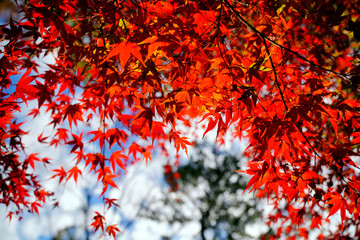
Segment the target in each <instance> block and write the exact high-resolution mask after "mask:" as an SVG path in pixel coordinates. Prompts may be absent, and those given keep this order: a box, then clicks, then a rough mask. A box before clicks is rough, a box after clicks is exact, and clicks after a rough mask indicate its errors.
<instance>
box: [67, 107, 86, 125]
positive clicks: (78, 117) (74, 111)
mask: <svg viewBox="0 0 360 240" xmlns="http://www.w3.org/2000/svg"><path fill="white" fill-rule="evenodd" d="M66 117H67V118H68V121H69V125H70V127H71V125H72V123H73V122H74V124H75V126H77V121H81V122H84V120H83V117H82V111H81V106H80V104H74V105H69V106H67V107H66V109H65V113H64V117H63V120H65V119H66Z"/></svg>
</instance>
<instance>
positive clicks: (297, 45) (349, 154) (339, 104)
mask: <svg viewBox="0 0 360 240" xmlns="http://www.w3.org/2000/svg"><path fill="white" fill-rule="evenodd" d="M17 4H18V12H19V13H18V14H17V15H16V17H14V18H11V19H10V20H9V23H8V24H4V25H2V26H1V27H0V39H1V40H2V41H1V46H0V56H1V58H0V74H1V92H0V114H1V119H0V139H1V140H0V143H1V150H0V151H1V155H0V166H1V175H0V177H1V181H0V184H1V186H0V189H1V198H0V201H1V203H3V204H5V205H6V206H9V205H12V206H15V210H14V211H10V212H9V215H8V216H9V217H10V218H11V216H13V215H14V214H20V213H21V212H22V211H23V210H24V209H28V210H30V211H33V212H38V207H40V206H41V205H42V204H43V203H44V202H45V200H46V198H48V197H50V196H52V193H50V192H48V191H47V190H45V189H44V188H43V187H42V186H41V184H40V182H39V180H38V177H37V174H36V169H37V164H38V163H42V164H45V165H48V164H49V163H51V159H49V158H43V157H41V156H40V155H39V154H37V153H33V152H29V150H28V148H27V147H26V146H24V144H23V142H22V137H23V136H24V135H25V134H27V132H25V131H23V130H22V123H21V122H20V120H19V119H17V118H16V117H15V115H14V114H15V113H16V112H18V111H21V109H22V107H24V106H26V104H28V103H29V102H30V101H36V102H37V104H38V107H37V108H36V109H33V110H32V111H31V112H30V115H31V116H33V117H34V118H38V117H40V115H41V111H46V112H48V113H50V114H51V121H50V122H49V125H50V126H52V127H53V133H52V134H50V135H48V136H47V135H45V134H43V135H40V136H38V141H39V142H41V143H43V144H44V147H46V145H50V146H58V145H69V147H70V148H71V149H69V152H70V153H71V154H72V155H73V156H74V160H75V161H74V165H73V166H72V168H70V169H65V168H63V167H59V168H57V169H51V170H52V171H53V172H54V178H55V179H58V180H59V183H64V182H66V181H70V180H71V179H73V180H75V181H76V180H77V178H79V177H80V176H81V174H82V172H83V171H84V169H80V168H79V166H78V164H80V163H85V165H86V166H89V168H90V172H92V173H93V174H95V175H96V176H97V177H98V180H99V182H101V183H102V184H103V192H102V196H103V197H104V198H105V195H106V191H107V190H108V189H109V187H116V178H117V177H118V176H119V175H121V174H122V173H123V172H124V171H125V169H126V166H127V164H131V163H134V162H136V161H138V160H140V159H145V160H146V161H148V160H150V159H151V154H152V152H153V150H154V149H161V150H162V151H163V152H164V154H166V152H167V151H169V149H167V147H166V144H165V143H167V142H171V143H172V144H173V147H174V149H176V151H177V152H178V151H180V150H185V151H186V149H187V147H188V146H191V145H192V143H191V141H190V140H189V139H187V138H186V135H185V130H184V126H185V127H191V126H193V125H194V124H195V125H196V124H197V121H199V120H201V123H202V124H206V126H205V130H204V131H203V132H204V133H203V134H204V135H206V134H207V133H208V132H209V131H211V130H213V129H214V130H215V131H216V134H217V139H218V142H219V144H222V143H224V141H225V134H230V135H231V136H232V137H233V138H234V139H239V138H246V139H248V141H249V148H248V149H247V150H246V152H245V154H246V156H247V157H248V158H249V162H248V169H247V170H245V171H244V172H246V173H247V174H250V175H251V176H252V178H251V180H250V181H249V183H248V189H251V191H254V192H256V195H257V197H260V198H261V197H267V198H269V199H271V201H272V202H273V204H274V205H275V212H274V213H273V214H272V215H271V216H270V220H269V224H271V223H281V224H280V227H279V228H278V231H277V235H275V236H274V238H278V237H280V236H284V235H285V236H287V237H288V238H289V239H291V238H293V239H295V238H299V237H303V238H307V237H308V234H309V231H311V230H312V229H316V228H321V227H322V225H323V224H325V223H326V222H328V221H329V217H330V216H332V215H334V214H337V213H338V212H339V213H340V218H341V221H340V223H339V226H338V228H337V229H338V231H336V232H330V233H319V236H318V238H320V239H321V238H325V237H327V238H330V237H332V238H340V236H353V237H354V234H355V235H356V236H357V237H359V234H360V233H358V232H357V231H355V233H353V232H351V229H352V228H354V227H355V229H358V224H359V222H358V221H357V220H358V217H359V208H360V203H359V202H358V201H357V199H358V198H359V194H360V193H359V192H360V181H359V178H360V176H359V167H358V166H359V156H358V155H359V153H358V149H359V146H358V145H359V143H360V130H359V129H360V123H359V117H360V116H359V111H358V110H359V106H360V101H359V100H358V95H359V94H358V88H359V84H360V81H359V72H360V70H359V54H358V49H359V43H358V40H359V36H360V27H359V26H360V22H359V13H358V11H357V9H359V4H358V3H357V2H354V1H349V0H345V1H344V0H341V1H340V0H320V1H310V0H301V1H300V0H299V1H286V0H284V1H275V0H262V1H252V0H249V1H246V2H240V1H231V0H218V1H211V0H201V1H190V0H185V1H184V0H183V1H180V0H168V1H137V0H113V1H108V0H61V1H60V0H25V1H23V2H22V3H20V2H18V3H17ZM44 55H51V56H53V60H54V62H47V63H46V66H47V68H46V69H44V68H43V67H41V66H40V65H39V64H40V63H39V59H41V57H42V56H44ZM94 121H97V122H98V127H97V129H95V130H94V129H91V130H89V131H87V130H86V129H84V130H83V131H82V132H81V129H82V127H83V126H86V125H88V124H90V123H91V122H94ZM113 123H115V124H113ZM137 139H143V140H144V141H142V142H141V143H140V142H139V141H137ZM94 143H95V144H98V145H99V147H100V149H101V150H100V151H99V152H91V151H90V150H89V149H88V148H87V146H89V145H90V144H94ZM48 167H50V166H48ZM87 171H88V170H87ZM104 201H106V200H104ZM103 217H104V216H102V213H99V212H98V213H96V215H95V217H94V223H93V224H92V226H93V228H94V230H101V231H103V232H106V231H107V232H108V234H110V235H112V236H114V235H115V233H116V232H117V230H119V229H118V228H117V227H116V226H114V225H112V224H110V223H106V224H107V225H106V226H105V219H104V218H103ZM307 220H309V221H307ZM326 234H327V236H325V235H326Z"/></svg>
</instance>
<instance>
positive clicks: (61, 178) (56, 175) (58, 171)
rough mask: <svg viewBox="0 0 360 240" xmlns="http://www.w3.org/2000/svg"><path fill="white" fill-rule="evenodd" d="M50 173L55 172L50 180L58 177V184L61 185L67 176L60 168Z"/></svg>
mask: <svg viewBox="0 0 360 240" xmlns="http://www.w3.org/2000/svg"><path fill="white" fill-rule="evenodd" d="M52 171H54V172H56V174H55V175H53V176H52V177H51V178H55V177H59V183H61V182H62V180H64V179H65V178H66V176H67V172H66V171H65V169H64V168H63V167H62V166H61V167H60V169H54V170H52Z"/></svg>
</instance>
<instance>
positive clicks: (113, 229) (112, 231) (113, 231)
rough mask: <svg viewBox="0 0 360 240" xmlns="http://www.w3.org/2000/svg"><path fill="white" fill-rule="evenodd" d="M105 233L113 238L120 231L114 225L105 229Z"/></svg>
mask: <svg viewBox="0 0 360 240" xmlns="http://www.w3.org/2000/svg"><path fill="white" fill-rule="evenodd" d="M106 232H107V233H108V234H109V235H110V236H112V237H113V238H115V236H116V232H120V229H119V228H118V227H117V226H116V225H115V224H114V225H110V226H108V227H107V228H106Z"/></svg>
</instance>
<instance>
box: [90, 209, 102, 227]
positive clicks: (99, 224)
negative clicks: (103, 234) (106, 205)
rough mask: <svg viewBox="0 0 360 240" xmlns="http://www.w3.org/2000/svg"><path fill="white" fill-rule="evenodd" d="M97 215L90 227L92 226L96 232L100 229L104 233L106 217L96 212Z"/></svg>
mask: <svg viewBox="0 0 360 240" xmlns="http://www.w3.org/2000/svg"><path fill="white" fill-rule="evenodd" d="M95 214H96V215H95V216H94V217H93V222H92V223H91V224H90V226H92V228H93V231H94V232H96V231H97V230H98V229H99V228H101V230H102V231H104V221H105V217H104V216H103V215H101V214H100V213H99V212H95Z"/></svg>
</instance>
